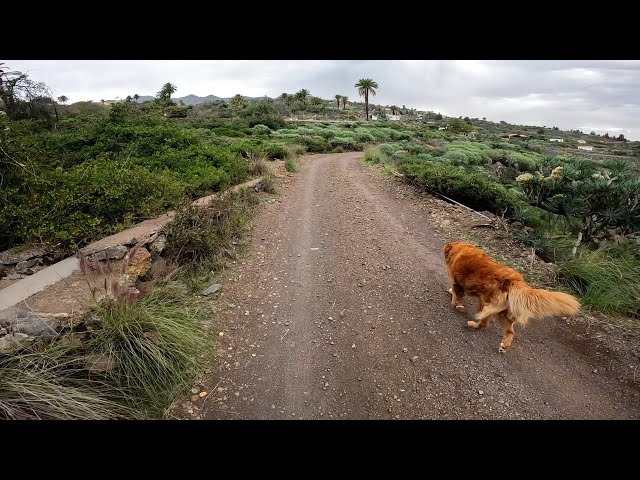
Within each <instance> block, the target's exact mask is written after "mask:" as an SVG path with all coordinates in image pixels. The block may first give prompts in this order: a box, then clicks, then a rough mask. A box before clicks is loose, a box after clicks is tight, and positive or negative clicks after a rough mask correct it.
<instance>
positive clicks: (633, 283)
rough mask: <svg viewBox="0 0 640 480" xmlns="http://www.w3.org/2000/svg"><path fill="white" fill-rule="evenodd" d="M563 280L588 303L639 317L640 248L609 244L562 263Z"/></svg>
mask: <svg viewBox="0 0 640 480" xmlns="http://www.w3.org/2000/svg"><path fill="white" fill-rule="evenodd" d="M559 269H560V274H561V277H560V279H561V281H562V282H563V283H564V284H566V285H567V286H569V287H571V288H572V289H574V290H575V291H577V292H578V293H579V294H580V298H581V300H582V301H583V302H584V304H585V305H588V306H591V307H594V308H597V309H598V310H601V311H603V312H606V313H609V314H617V315H625V316H629V317H634V318H637V317H638V316H640V247H639V246H638V245H634V244H632V243H628V244H626V245H625V246H624V247H608V248H604V249H598V250H595V251H590V250H587V249H582V251H581V252H580V255H579V256H577V257H576V258H573V259H571V260H568V261H565V262H561V263H560V264H559Z"/></svg>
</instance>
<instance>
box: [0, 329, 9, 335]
mask: <svg viewBox="0 0 640 480" xmlns="http://www.w3.org/2000/svg"><path fill="white" fill-rule="evenodd" d="M7 333H9V330H7V329H6V328H0V336H2V335H6V334H7Z"/></svg>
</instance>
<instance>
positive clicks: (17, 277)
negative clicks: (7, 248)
mask: <svg viewBox="0 0 640 480" xmlns="http://www.w3.org/2000/svg"><path fill="white" fill-rule="evenodd" d="M24 277H26V275H25V274H23V273H16V272H11V273H8V274H7V276H6V277H4V278H5V279H6V280H22V279H23V278H24Z"/></svg>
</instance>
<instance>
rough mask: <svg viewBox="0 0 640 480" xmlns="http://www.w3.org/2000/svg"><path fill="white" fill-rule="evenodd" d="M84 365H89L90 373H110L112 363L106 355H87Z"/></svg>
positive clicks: (109, 356)
mask: <svg viewBox="0 0 640 480" xmlns="http://www.w3.org/2000/svg"><path fill="white" fill-rule="evenodd" d="M85 361H86V363H87V365H89V371H90V372H94V373H95V372H110V371H111V370H113V367H114V363H115V362H114V361H113V358H112V357H111V355H109V354H108V353H97V354H95V355H89V356H88V357H87V358H86V360H85Z"/></svg>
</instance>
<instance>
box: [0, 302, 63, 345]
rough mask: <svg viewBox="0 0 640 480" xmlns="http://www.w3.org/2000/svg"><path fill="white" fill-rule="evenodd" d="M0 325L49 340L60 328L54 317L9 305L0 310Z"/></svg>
mask: <svg viewBox="0 0 640 480" xmlns="http://www.w3.org/2000/svg"><path fill="white" fill-rule="evenodd" d="M0 327H5V328H8V329H10V330H13V331H16V332H19V333H23V334H25V335H30V336H34V337H43V338H44V339H45V340H50V339H52V338H54V337H56V336H57V335H58V332H59V331H60V330H61V329H62V327H61V325H60V321H59V320H57V319H55V318H43V317H41V316H40V315H38V314H37V313H34V312H32V311H31V310H27V309H25V308H21V307H16V306H13V307H10V308H7V309H5V310H3V311H2V312H0Z"/></svg>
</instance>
